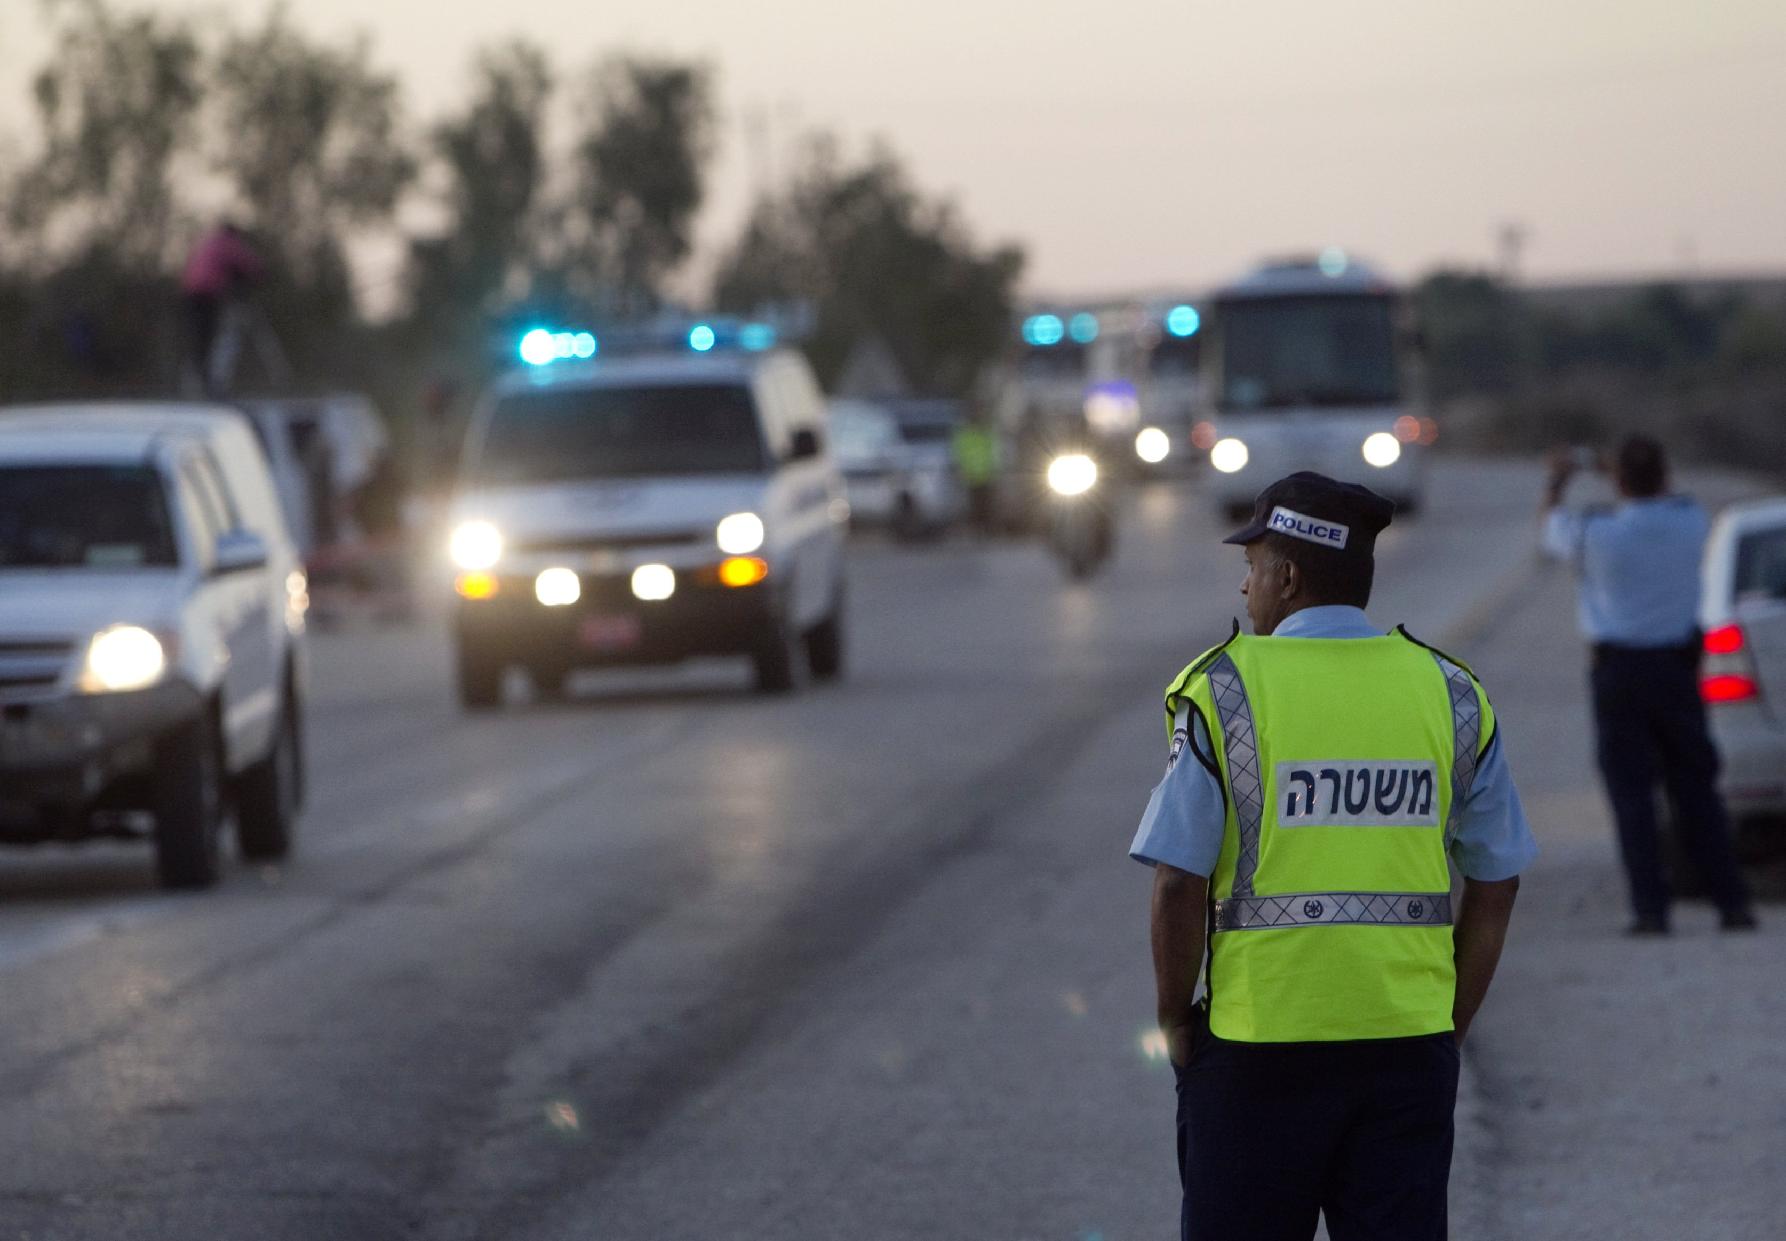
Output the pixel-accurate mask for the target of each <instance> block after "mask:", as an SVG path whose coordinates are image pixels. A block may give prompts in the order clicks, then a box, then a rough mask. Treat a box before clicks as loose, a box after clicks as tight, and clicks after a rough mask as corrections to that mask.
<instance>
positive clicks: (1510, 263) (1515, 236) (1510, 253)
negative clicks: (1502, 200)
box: [1495, 220, 1531, 285]
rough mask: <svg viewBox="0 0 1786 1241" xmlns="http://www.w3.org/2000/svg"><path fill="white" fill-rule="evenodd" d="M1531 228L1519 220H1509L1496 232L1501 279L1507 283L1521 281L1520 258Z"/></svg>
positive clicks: (1511, 283) (1512, 283)
mask: <svg viewBox="0 0 1786 1241" xmlns="http://www.w3.org/2000/svg"><path fill="white" fill-rule="evenodd" d="M1530 236H1531V230H1529V229H1528V228H1526V226H1525V225H1524V224H1521V223H1520V222H1519V221H1518V220H1509V221H1507V222H1506V223H1505V224H1503V225H1501V227H1500V229H1499V230H1497V232H1496V234H1495V240H1496V243H1497V244H1496V249H1497V251H1498V253H1499V255H1500V275H1501V281H1502V283H1504V284H1507V285H1514V284H1518V283H1519V260H1520V257H1521V255H1522V254H1524V252H1525V248H1526V241H1527V240H1528V239H1529V238H1530Z"/></svg>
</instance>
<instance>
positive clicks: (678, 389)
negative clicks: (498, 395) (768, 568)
mask: <svg viewBox="0 0 1786 1241" xmlns="http://www.w3.org/2000/svg"><path fill="white" fill-rule="evenodd" d="M766 465H767V460H766V454H765V451H764V447H763V436H762V431H761V430H760V428H759V427H758V425H757V415H756V406H755V404H754V402H753V401H752V399H751V394H750V390H749V389H748V388H746V387H744V386H743V385H741V384H689V385H679V386H665V385H658V386H639V387H603V388H560V389H552V390H544V391H539V392H522V393H517V394H514V395H512V396H508V397H504V398H503V399H502V400H501V401H500V402H498V404H497V406H496V408H495V410H494V411H493V412H492V414H491V416H490V421H489V424H488V425H487V426H486V427H485V430H484V436H483V441H482V443H481V445H480V447H479V449H478V453H477V459H476V462H475V464H474V466H473V474H474V476H475V477H476V479H477V480H478V481H479V482H481V483H485V484H494V485H502V484H513V483H537V482H563V481H568V480H571V479H582V478H639V477H646V476H661V475H677V474H747V473H756V472H760V471H762V470H763V469H765V468H766Z"/></svg>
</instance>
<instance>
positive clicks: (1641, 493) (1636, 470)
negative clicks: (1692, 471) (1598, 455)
mask: <svg viewBox="0 0 1786 1241" xmlns="http://www.w3.org/2000/svg"><path fill="white" fill-rule="evenodd" d="M1613 468H1614V469H1616V470H1617V471H1618V481H1619V486H1620V487H1622V488H1623V489H1624V491H1625V494H1627V495H1630V496H1635V497H1637V498H1639V499H1642V498H1644V497H1647V496H1659V495H1661V494H1662V490H1663V488H1665V487H1667V486H1668V456H1667V454H1666V453H1664V452H1663V451H1662V445H1661V444H1659V443H1657V442H1656V441H1655V440H1653V439H1651V438H1650V437H1649V436H1647V435H1632V436H1629V437H1627V438H1626V440H1625V442H1624V443H1622V444H1620V445H1619V452H1618V456H1617V458H1615V460H1614V467H1613Z"/></svg>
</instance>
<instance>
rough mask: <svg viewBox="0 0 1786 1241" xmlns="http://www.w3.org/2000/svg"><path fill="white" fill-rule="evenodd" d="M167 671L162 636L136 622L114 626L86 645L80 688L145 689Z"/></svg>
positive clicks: (101, 632)
mask: <svg viewBox="0 0 1786 1241" xmlns="http://www.w3.org/2000/svg"><path fill="white" fill-rule="evenodd" d="M166 671H167V651H166V650H165V649H164V648H163V647H162V645H161V639H160V638H157V637H156V636H155V635H154V634H152V633H150V632H149V631H148V630H147V629H143V628H141V627H140V626H137V625H113V626H112V627H111V628H109V629H103V630H101V631H100V632H99V633H97V634H95V635H94V637H93V641H92V643H91V644H90V645H89V646H88V647H87V666H86V668H85V669H83V670H82V673H81V688H83V689H86V690H89V691H113V692H116V691H122V690H132V689H147V688H148V687H149V686H151V685H153V684H155V682H157V681H159V680H161V678H162V674H164V673H165V672H166Z"/></svg>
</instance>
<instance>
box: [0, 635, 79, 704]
mask: <svg viewBox="0 0 1786 1241" xmlns="http://www.w3.org/2000/svg"><path fill="white" fill-rule="evenodd" d="M73 653H74V643H72V642H64V641H46V640H39V641H22V640H15V641H7V640H5V639H0V696H5V695H12V694H26V693H30V692H32V691H35V690H46V689H50V688H53V687H54V686H55V684H56V682H57V681H59V680H61V679H62V672H63V669H65V668H67V667H68V660H69V656H70V655H72V654H73Z"/></svg>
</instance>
